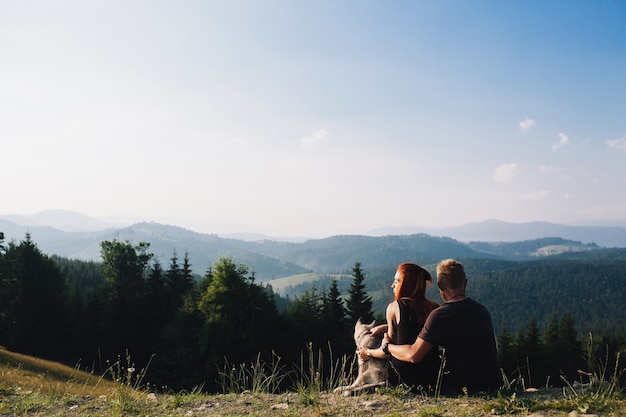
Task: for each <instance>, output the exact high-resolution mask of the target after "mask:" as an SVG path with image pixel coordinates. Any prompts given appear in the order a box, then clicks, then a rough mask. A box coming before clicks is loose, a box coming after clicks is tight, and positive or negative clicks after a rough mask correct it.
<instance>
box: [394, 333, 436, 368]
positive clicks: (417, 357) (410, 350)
mask: <svg viewBox="0 0 626 417" xmlns="http://www.w3.org/2000/svg"><path fill="white" fill-rule="evenodd" d="M432 348H433V345H431V344H430V343H428V342H427V341H425V340H424V339H422V338H421V337H418V338H417V339H416V340H415V343H413V344H412V345H389V346H388V347H387V349H388V351H389V353H390V354H391V356H393V357H394V358H396V359H400V360H401V361H404V362H413V363H415V362H419V361H421V360H422V359H424V357H425V356H426V354H427V353H428V352H429V351H430V350H431V349H432Z"/></svg>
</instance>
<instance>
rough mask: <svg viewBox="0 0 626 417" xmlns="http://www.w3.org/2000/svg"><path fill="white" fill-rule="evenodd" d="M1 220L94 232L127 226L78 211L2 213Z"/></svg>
mask: <svg viewBox="0 0 626 417" xmlns="http://www.w3.org/2000/svg"><path fill="white" fill-rule="evenodd" d="M0 220H8V221H10V222H12V223H15V224H18V225H21V226H31V227H45V226H47V227H52V228H55V229H58V230H62V231H64V232H93V231H99V230H106V229H112V228H119V227H123V226H126V225H125V224H123V223H119V222H116V223H111V222H105V221H102V220H99V219H96V218H94V217H89V216H86V215H84V214H82V213H79V212H76V211H68V210H45V211H41V212H39V213H35V214H31V215H27V216H24V215H17V214H8V215H0Z"/></svg>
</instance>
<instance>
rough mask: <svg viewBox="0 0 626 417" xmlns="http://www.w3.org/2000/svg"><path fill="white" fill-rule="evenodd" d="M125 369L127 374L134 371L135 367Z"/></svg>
mask: <svg viewBox="0 0 626 417" xmlns="http://www.w3.org/2000/svg"><path fill="white" fill-rule="evenodd" d="M127 371H128V373H129V374H132V373H133V372H135V368H132V367H131V368H128V369H127Z"/></svg>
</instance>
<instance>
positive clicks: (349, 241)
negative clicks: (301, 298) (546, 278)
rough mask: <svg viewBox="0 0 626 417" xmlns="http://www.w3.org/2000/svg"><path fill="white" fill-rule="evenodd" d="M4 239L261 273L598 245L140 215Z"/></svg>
mask: <svg viewBox="0 0 626 417" xmlns="http://www.w3.org/2000/svg"><path fill="white" fill-rule="evenodd" d="M0 231H1V232H3V233H4V234H5V239H6V241H7V242H8V241H10V240H12V239H14V240H17V241H20V240H22V239H23V238H24V236H25V235H26V233H29V234H30V236H31V239H32V241H33V242H35V243H36V244H37V246H38V247H39V248H40V250H41V251H42V252H43V253H46V254H49V255H58V256H62V257H66V258H70V259H81V260H99V259H100V243H101V242H102V241H104V240H109V241H110V240H114V239H117V240H120V241H129V242H131V243H133V244H138V243H139V242H148V243H150V249H149V252H151V253H153V254H154V255H155V256H156V257H157V258H158V260H159V261H160V262H161V264H162V265H163V266H164V267H165V268H167V266H168V265H169V263H170V261H171V259H172V257H173V256H176V257H177V258H178V259H179V260H182V259H183V258H184V256H185V255H187V256H188V257H189V261H190V263H191V266H192V270H193V271H194V272H195V273H196V274H198V275H203V274H204V273H205V272H206V270H207V269H208V268H209V267H211V266H212V265H213V264H214V263H215V262H216V261H217V260H218V259H219V258H220V257H229V258H231V259H233V260H234V261H235V262H236V263H242V264H246V265H248V266H249V267H250V269H251V271H254V273H255V276H256V278H257V279H258V280H259V281H267V280H272V279H276V278H281V277H286V276H290V275H296V274H303V273H309V272H315V273H321V274H332V273H348V274H350V273H351V268H352V267H353V266H354V263H355V262H357V261H358V262H361V264H362V265H363V267H364V268H365V269H372V268H386V267H389V266H395V265H397V264H399V263H401V262H404V261H414V262H428V263H432V262H437V261H438V260H441V259H443V258H448V257H454V258H473V259H481V258H492V259H510V260H513V259H515V260H518V259H529V258H533V257H535V258H536V257H544V256H549V255H554V254H559V253H564V252H570V253H575V252H581V251H592V250H596V249H599V246H597V245H595V244H583V243H581V242H576V241H568V240H565V239H561V238H543V239H536V240H533V241H523V242H500V243H489V242H472V243H464V242H461V241H458V240H455V239H452V238H449V237H437V236H430V235H427V234H424V233H422V234H414V235H396V236H392V235H390V236H381V237H373V236H358V235H345V236H333V237H329V238H325V239H310V240H306V241H304V242H282V241H276V240H260V241H244V240H239V239H228V238H223V237H220V236H217V235H210V234H203V233H197V232H194V231H191V230H187V229H184V228H181V227H177V226H169V225H163V224H159V223H137V224H134V225H132V226H129V227H124V228H118V229H107V230H101V231H94V232H64V231H61V230H57V229H54V228H51V227H45V226H20V225H16V224H15V223H12V222H9V221H7V220H0Z"/></svg>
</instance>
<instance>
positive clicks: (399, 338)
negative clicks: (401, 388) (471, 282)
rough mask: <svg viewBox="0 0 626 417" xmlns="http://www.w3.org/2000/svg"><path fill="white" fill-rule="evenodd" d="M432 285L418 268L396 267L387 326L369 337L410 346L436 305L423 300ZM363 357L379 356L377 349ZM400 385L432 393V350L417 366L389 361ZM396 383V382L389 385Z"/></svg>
mask: <svg viewBox="0 0 626 417" xmlns="http://www.w3.org/2000/svg"><path fill="white" fill-rule="evenodd" d="M432 284H433V280H432V277H431V275H430V274H429V273H428V271H426V270H425V269H424V268H422V267H421V266H419V265H417V264H414V263H409V262H405V263H402V264H400V265H399V266H398V268H397V270H396V275H395V276H394V279H393V283H392V284H391V288H392V289H393V295H394V301H393V302H392V303H389V305H388V306H387V311H386V317H387V324H383V325H380V326H377V327H376V328H374V329H372V333H374V334H380V333H383V332H385V331H387V333H389V337H390V339H391V343H394V344H401V345H402V344H412V343H413V342H415V339H416V338H417V335H418V334H419V332H420V330H422V327H423V326H424V323H425V322H426V318H427V317H428V315H429V314H430V312H431V311H433V310H434V309H435V308H437V307H439V304H437V303H436V302H434V301H432V300H429V299H428V298H426V286H427V285H428V286H430V285H432ZM361 354H366V355H370V356H371V355H372V354H373V355H376V357H378V356H379V355H384V354H382V351H381V350H380V349H376V350H366V351H365V352H361ZM391 363H392V365H393V368H394V369H395V370H396V372H397V374H398V377H399V382H402V383H404V384H405V385H408V386H410V387H412V389H413V390H417V387H419V386H421V387H422V388H423V389H425V390H429V389H434V388H435V384H436V382H437V373H438V371H439V365H440V360H439V355H438V352H437V349H432V351H431V352H430V353H429V355H428V356H427V357H426V358H424V360H423V361H421V362H419V363H409V362H403V361H400V360H398V359H396V358H394V357H391ZM391 382H395V381H393V380H392V381H391Z"/></svg>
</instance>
